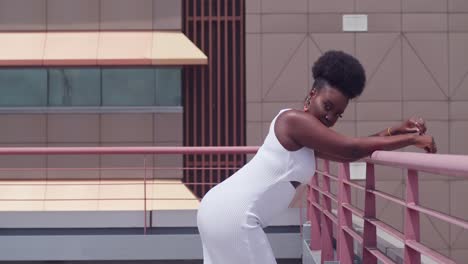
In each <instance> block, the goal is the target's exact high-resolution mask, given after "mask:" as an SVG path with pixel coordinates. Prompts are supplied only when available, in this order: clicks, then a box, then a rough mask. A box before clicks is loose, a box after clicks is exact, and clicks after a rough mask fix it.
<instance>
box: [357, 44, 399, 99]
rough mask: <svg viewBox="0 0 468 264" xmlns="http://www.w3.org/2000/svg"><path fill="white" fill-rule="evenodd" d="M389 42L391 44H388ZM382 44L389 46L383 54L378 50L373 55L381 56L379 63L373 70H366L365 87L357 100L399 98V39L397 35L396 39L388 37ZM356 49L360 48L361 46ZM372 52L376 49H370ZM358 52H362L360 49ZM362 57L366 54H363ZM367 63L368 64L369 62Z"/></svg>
mask: <svg viewBox="0 0 468 264" xmlns="http://www.w3.org/2000/svg"><path fill="white" fill-rule="evenodd" d="M389 36H390V35H389ZM379 44H380V43H379ZM389 44H390V45H392V46H390V45H389ZM382 45H384V46H387V47H388V46H390V48H389V50H388V51H385V52H384V53H383V54H382V52H380V54H379V55H375V57H377V58H378V57H380V56H383V57H382V59H381V60H380V61H379V64H378V65H377V66H376V69H375V70H374V71H373V72H370V73H369V72H367V76H368V81H367V85H366V89H365V90H364V93H363V94H362V96H361V97H360V98H359V99H358V101H372V100H380V101H382V100H384V101H395V100H397V101H399V100H401V91H402V87H401V78H402V76H401V75H402V70H401V64H402V62H401V40H400V38H399V37H398V38H397V39H396V40H395V39H391V38H388V39H387V43H385V44H382ZM376 46H377V45H376ZM357 49H358V50H360V49H361V47H359V48H357ZM374 52H376V51H372V53H374ZM360 53H362V51H360ZM372 53H371V54H372ZM367 56H369V55H367ZM363 57H366V56H364V55H363ZM358 58H360V57H358ZM367 61H369V60H367ZM367 65H369V63H368V64H367ZM371 65H372V64H371Z"/></svg>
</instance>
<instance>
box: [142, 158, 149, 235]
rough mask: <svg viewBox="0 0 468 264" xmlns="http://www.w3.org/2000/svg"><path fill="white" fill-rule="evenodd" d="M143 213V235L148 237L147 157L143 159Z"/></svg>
mask: <svg viewBox="0 0 468 264" xmlns="http://www.w3.org/2000/svg"><path fill="white" fill-rule="evenodd" d="M143 167H144V168H143V171H144V173H143V188H144V190H143V213H144V217H143V219H144V220H143V221H144V227H143V234H144V235H146V227H147V226H148V223H147V222H146V221H147V220H146V218H147V215H146V214H147V213H146V211H147V210H146V155H145V156H144V157H143Z"/></svg>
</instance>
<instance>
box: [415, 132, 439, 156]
mask: <svg viewBox="0 0 468 264" xmlns="http://www.w3.org/2000/svg"><path fill="white" fill-rule="evenodd" d="M414 145H415V146H416V147H418V148H421V149H424V150H425V151H426V152H427V153H436V152H437V146H436V144H435V141H434V137H433V136H430V135H422V136H417V138H416V144H414Z"/></svg>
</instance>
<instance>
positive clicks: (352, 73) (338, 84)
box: [312, 50, 366, 99]
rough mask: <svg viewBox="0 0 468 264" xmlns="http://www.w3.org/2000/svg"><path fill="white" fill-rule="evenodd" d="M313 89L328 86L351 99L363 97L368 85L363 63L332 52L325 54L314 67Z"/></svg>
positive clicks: (338, 52) (349, 56)
mask: <svg viewBox="0 0 468 264" xmlns="http://www.w3.org/2000/svg"><path fill="white" fill-rule="evenodd" d="M312 76H313V77H314V80H315V82H314V85H313V88H316V89H321V88H322V87H323V86H324V85H325V84H328V85H330V86H332V87H334V88H336V89H338V90H339V91H340V92H341V93H343V94H344V95H345V96H346V97H348V98H349V99H353V98H355V97H357V96H359V95H361V93H362V91H363V90H364V86H365V83H366V73H365V71H364V68H363V67H362V65H361V63H360V62H359V61H358V60H357V59H356V58H354V57H353V56H351V55H349V54H347V53H345V52H343V51H336V50H330V51H327V52H325V53H324V54H323V55H322V56H321V57H320V58H319V59H318V60H317V61H316V62H315V63H314V66H312Z"/></svg>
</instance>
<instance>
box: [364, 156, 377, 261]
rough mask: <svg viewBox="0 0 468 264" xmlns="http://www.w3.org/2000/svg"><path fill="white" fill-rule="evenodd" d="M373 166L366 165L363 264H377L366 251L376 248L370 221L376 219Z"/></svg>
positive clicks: (374, 230)
mask: <svg viewBox="0 0 468 264" xmlns="http://www.w3.org/2000/svg"><path fill="white" fill-rule="evenodd" d="M368 190H370V191H373V190H375V171H374V164H370V163H367V164H366V188H365V194H364V199H365V200H364V234H363V243H362V261H363V263H364V264H377V258H376V257H375V256H374V255H373V254H371V252H370V251H369V250H368V249H375V248H377V228H376V227H375V225H373V224H372V223H371V222H370V220H373V219H375V218H376V214H375V212H376V204H375V194H374V193H371V192H367V191H368Z"/></svg>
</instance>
